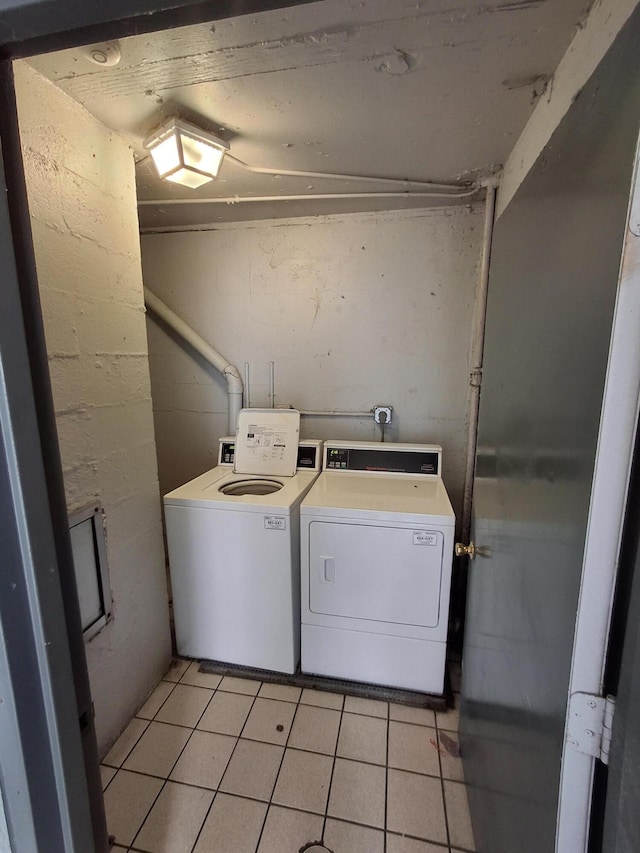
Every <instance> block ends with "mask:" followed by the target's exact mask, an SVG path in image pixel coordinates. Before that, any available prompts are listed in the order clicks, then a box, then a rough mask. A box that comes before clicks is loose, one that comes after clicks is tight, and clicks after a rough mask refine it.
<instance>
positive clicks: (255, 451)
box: [245, 424, 287, 459]
mask: <svg viewBox="0 0 640 853" xmlns="http://www.w3.org/2000/svg"><path fill="white" fill-rule="evenodd" d="M245 447H246V448H247V451H248V455H249V457H251V458H259V459H282V458H283V457H284V452H285V450H286V447H287V442H286V436H285V434H284V432H283V431H282V430H281V429H279V428H278V427H274V426H261V425H260V424H249V429H248V430H247V440H246V443H245Z"/></svg>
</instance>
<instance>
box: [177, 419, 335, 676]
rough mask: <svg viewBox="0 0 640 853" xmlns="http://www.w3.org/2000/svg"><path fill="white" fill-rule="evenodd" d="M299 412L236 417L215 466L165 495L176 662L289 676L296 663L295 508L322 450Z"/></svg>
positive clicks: (315, 472) (315, 470)
mask: <svg viewBox="0 0 640 853" xmlns="http://www.w3.org/2000/svg"><path fill="white" fill-rule="evenodd" d="M299 419H300V415H299V413H298V412H293V411H291V410H284V411H280V410H274V409H266V410H256V409H243V410H242V411H241V412H240V415H239V417H238V433H237V435H236V437H235V439H234V438H228V439H221V441H220V452H219V457H218V458H219V465H218V467H216V468H214V469H213V470H211V471H208V472H207V473H206V474H202V475H201V476H200V477H196V479H195V480H192V481H191V482H190V483H187V484H186V485H184V486H181V487H180V488H178V489H176V490H175V491H173V492H170V493H169V494H167V495H165V498H164V508H165V519H166V525H167V542H168V549H169V566H170V572H171V585H172V590H173V608H174V618H175V628H176V642H177V649H178V653H179V654H181V655H184V656H186V657H192V658H206V659H209V660H219V661H225V662H228V663H234V664H240V665H243V666H250V667H257V668H259V669H268V670H275V671H277V672H287V673H293V672H295V671H296V668H297V665H298V661H299V658H300V535H299V531H300V526H299V509H300V502H301V501H302V498H303V497H304V495H305V494H306V493H307V491H308V490H309V488H310V487H311V485H312V484H313V481H314V480H315V479H316V477H317V476H318V473H319V471H320V467H321V453H322V447H321V444H322V443H321V442H320V441H304V442H300V443H298V436H299Z"/></svg>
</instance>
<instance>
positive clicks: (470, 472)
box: [460, 181, 497, 543]
mask: <svg viewBox="0 0 640 853" xmlns="http://www.w3.org/2000/svg"><path fill="white" fill-rule="evenodd" d="M496 188H497V182H495V181H492V182H491V183H488V184H487V194H486V198H485V208H484V233H483V236H482V257H481V261H480V273H479V279H478V295H477V297H476V309H475V315H474V323H473V334H472V339H471V372H470V378H469V384H470V385H471V400H470V401H469V434H468V438H467V461H466V468H465V478H464V497H463V503H462V524H461V530H460V535H461V541H462V542H465V543H468V542H469V537H470V535H471V512H472V502H473V486H474V479H475V462H476V444H477V438H478V411H479V408H480V387H481V383H482V363H483V354H484V333H485V325H486V320H487V292H488V288H489V259H490V257H491V241H492V239H493V223H494V217H495V210H496Z"/></svg>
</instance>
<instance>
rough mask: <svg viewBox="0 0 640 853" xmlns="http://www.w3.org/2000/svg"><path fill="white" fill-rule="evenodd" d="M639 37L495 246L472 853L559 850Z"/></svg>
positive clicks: (477, 568)
mask: <svg viewBox="0 0 640 853" xmlns="http://www.w3.org/2000/svg"><path fill="white" fill-rule="evenodd" d="M639 37H640V17H639V15H638V14H636V15H635V16H634V17H633V18H632V19H631V21H630V22H629V24H628V25H627V27H626V28H625V30H623V32H622V34H621V35H620V36H619V38H618V39H617V40H616V42H615V44H614V45H613V47H612V49H611V50H610V52H609V54H608V55H607V56H606V57H605V59H604V61H603V62H602V63H601V65H600V66H599V68H598V69H597V70H596V72H595V73H594V75H593V77H592V78H591V80H590V81H589V83H588V84H587V85H586V86H585V88H584V89H583V91H582V92H581V94H580V97H579V98H578V99H577V100H576V102H575V103H574V104H573V106H572V107H571V109H570V110H569V112H568V113H567V115H566V116H565V118H564V120H563V121H562V123H561V125H560V126H559V128H558V129H557V130H556V132H555V134H554V136H553V137H552V139H551V141H550V142H549V144H548V145H547V147H546V149H545V150H544V152H543V153H542V155H541V156H540V158H539V159H538V161H537V163H536V164H535V166H534V168H533V169H532V170H531V172H530V173H529V175H528V176H527V178H526V180H525V182H524V183H523V185H522V186H521V187H520V189H519V191H518V193H517V194H516V196H515V197H514V199H513V201H512V202H511V203H510V204H509V206H508V207H507V208H506V210H505V211H504V213H503V214H502V216H501V217H500V219H499V220H498V222H497V224H496V228H495V232H494V243H493V249H492V257H491V271H490V282H489V301H488V313H487V332H486V343H485V358H484V378H483V389H482V397H481V406H480V419H479V433H478V451H477V458H476V489H475V501H474V516H475V522H474V525H475V529H474V537H473V538H474V540H475V542H476V544H477V545H478V546H480V547H481V553H480V554H479V555H478V556H477V558H476V559H475V560H474V562H473V563H472V564H471V567H470V581H469V594H468V603H467V623H466V629H465V645H464V656H463V684H462V718H461V744H462V751H463V758H464V765H465V778H466V781H467V782H468V784H469V800H470V808H471V813H472V819H473V824H474V831H475V835H476V845H477V849H478V850H481V851H483V853H485V851H487V853H488V851H490V853H513V851H516V850H517V851H518V853H550V851H553V850H554V849H555V846H556V818H557V811H558V801H559V791H560V778H561V767H562V750H563V742H564V726H565V716H566V709H567V694H568V690H569V684H570V672H571V664H572V654H573V648H574V630H575V623H576V614H577V611H578V600H579V595H580V591H581V579H582V570H583V560H584V557H585V540H586V537H587V527H588V523H589V521H590V505H591V501H592V494H593V492H592V487H593V479H594V470H595V463H596V450H597V448H598V436H599V430H600V427H601V412H602V401H603V393H604V388H605V377H606V373H607V364H608V356H609V346H610V339H611V330H612V321H613V315H614V306H615V301H616V293H617V289H618V280H619V269H620V261H621V255H622V246H623V240H624V234H625V224H626V218H627V208H628V201H629V192H630V186H631V177H632V172H633V165H634V156H635V149H636V141H637V136H638V124H639V121H640V74H639V69H638V65H637V61H636V56H637V43H638V38H639ZM558 849H569V848H566V847H565V848H560V847H559V848H558ZM579 849H581V848H579V847H574V848H573V849H572V850H571V853H578V851H579Z"/></svg>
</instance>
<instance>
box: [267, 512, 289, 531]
mask: <svg viewBox="0 0 640 853" xmlns="http://www.w3.org/2000/svg"><path fill="white" fill-rule="evenodd" d="M264 526H265V528H266V529H267V530H286V529H287V519H286V518H285V517H284V516H283V515H265V517H264Z"/></svg>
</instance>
